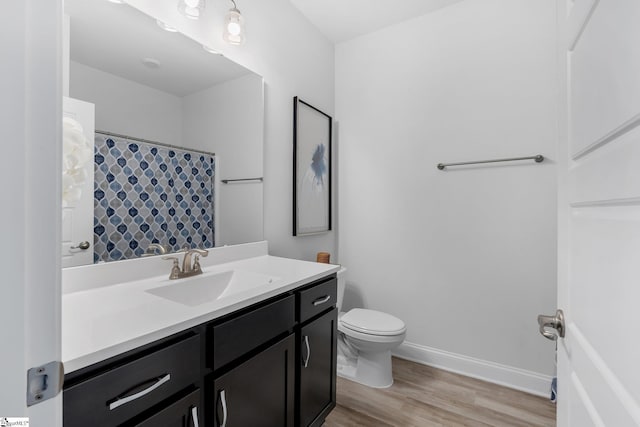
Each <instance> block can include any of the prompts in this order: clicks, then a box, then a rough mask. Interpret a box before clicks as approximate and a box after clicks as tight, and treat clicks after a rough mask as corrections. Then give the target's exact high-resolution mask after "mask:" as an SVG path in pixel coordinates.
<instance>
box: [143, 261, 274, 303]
mask: <svg viewBox="0 0 640 427" xmlns="http://www.w3.org/2000/svg"><path fill="white" fill-rule="evenodd" d="M276 280H278V277H273V276H267V275H266V274H259V273H252V272H248V271H242V270H229V271H223V272H222V273H203V274H201V275H198V276H195V277H189V278H186V279H178V280H164V281H163V283H167V284H166V285H164V286H159V287H157V288H152V289H147V290H146V292H148V293H150V294H153V295H156V296H159V297H161V298H164V299H168V300H170V301H173V302H177V303H180V304H184V305H188V306H190V307H194V306H197V305H201V304H205V303H208V302H211V301H214V300H217V299H220V298H224V297H227V296H229V295H233V294H236V293H238V292H243V291H246V290H248V289H253V288H256V287H259V286H264V285H268V284H270V283H272V282H274V281H276Z"/></svg>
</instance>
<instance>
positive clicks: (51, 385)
mask: <svg viewBox="0 0 640 427" xmlns="http://www.w3.org/2000/svg"><path fill="white" fill-rule="evenodd" d="M63 383H64V365H63V364H62V362H58V361H55V362H49V363H47V364H45V365H42V366H38V367H35V368H31V369H29V370H28V371H27V406H33V405H35V404H38V403H40V402H44V401H45V400H47V399H51V398H52V397H56V396H57V395H58V393H60V392H61V391H62V385H63Z"/></svg>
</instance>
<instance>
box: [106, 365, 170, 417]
mask: <svg viewBox="0 0 640 427" xmlns="http://www.w3.org/2000/svg"><path fill="white" fill-rule="evenodd" d="M170 379H171V374H167V375H165V376H163V377H158V378H154V379H153V380H152V381H154V383H153V384H152V385H151V386H150V387H147V388H145V389H144V390H141V391H139V392H137V393H134V394H132V395H130V396H126V397H120V396H122V395H120V396H118V397H117V398H116V400H115V401H114V402H111V403H110V404H109V410H110V411H113V410H114V409H116V408H117V407H118V406H122V405H124V404H125V403H129V402H132V401H134V400H136V399H139V398H141V397H142V396H145V395H147V394H149V393H151V392H152V391H153V390H155V389H157V388H158V387H160V386H161V385H162V384H164V383H166V382H167V381H169V380H170ZM126 393H127V392H124V393H123V394H126Z"/></svg>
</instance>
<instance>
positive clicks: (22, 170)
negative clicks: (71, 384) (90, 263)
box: [0, 0, 62, 427]
mask: <svg viewBox="0 0 640 427" xmlns="http://www.w3.org/2000/svg"><path fill="white" fill-rule="evenodd" d="M1 16H2V18H1V19H2V25H0V52H2V65H1V66H0V69H1V75H2V78H1V79H0V93H2V101H0V140H1V141H2V167H0V182H1V183H2V185H1V186H0V195H1V200H2V201H1V209H0V236H2V245H1V246H0V254H1V256H0V271H1V272H2V276H1V278H0V302H1V304H2V305H1V308H0V344H1V349H0V419H1V418H2V417H29V418H30V421H31V423H30V425H31V426H47V427H49V426H50V427H56V426H61V425H62V416H61V413H62V411H61V409H62V396H61V394H58V395H57V396H56V397H55V398H53V399H49V400H46V401H42V402H41V403H39V404H36V405H33V406H27V398H26V397H27V370H28V369H29V368H31V367H36V366H41V365H43V364H46V363H48V362H51V361H55V360H60V306H61V296H60V216H61V215H60V169H61V168H60V151H61V142H60V141H61V134H62V123H61V122H62V90H61V88H62V76H61V67H60V58H61V49H60V39H61V37H60V36H61V23H62V0H23V1H12V2H3V3H2V15H1Z"/></svg>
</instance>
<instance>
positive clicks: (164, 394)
mask: <svg viewBox="0 0 640 427" xmlns="http://www.w3.org/2000/svg"><path fill="white" fill-rule="evenodd" d="M335 303H336V278H335V275H331V276H327V277H325V278H322V279H320V280H317V281H316V282H314V283H311V284H309V285H305V286H302V287H300V288H298V289H293V290H290V291H286V292H283V293H282V294H280V295H278V296H275V297H273V298H270V299H269V300H266V301H262V302H259V303H256V304H254V305H252V306H249V307H246V308H243V309H240V310H238V311H236V312H234V313H230V314H228V315H225V316H223V317H221V318H219V319H215V320H212V321H210V322H207V323H203V324H201V325H198V326H196V327H193V328H190V329H187V330H185V331H182V332H180V333H178V334H175V335H172V336H170V337H167V338H165V339H162V340H159V341H156V342H153V343H150V344H147V345H144V346H142V347H140V348H138V349H135V350H131V351H129V352H127V353H123V354H121V355H118V356H116V357H113V358H111V359H108V360H105V361H102V362H99V363H97V364H95V365H92V366H89V367H86V368H82V369H80V370H78V371H74V372H72V373H70V374H67V375H66V376H65V386H64V393H63V423H64V426H65V427H74V426H82V427H85V426H92V427H116V426H121V427H129V426H137V427H154V426H168V427H214V426H215V427H218V426H222V425H225V426H226V427H245V426H251V427H272V426H273V427H294V426H296V427H298V426H301V427H307V426H314V427H315V426H320V425H321V424H322V423H323V422H324V419H325V418H326V416H327V415H328V414H329V412H330V411H331V410H332V409H333V408H334V407H335V404H336V402H335V392H336V391H335V385H336V347H337V341H336V338H337V336H336V334H337V309H336V308H335Z"/></svg>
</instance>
